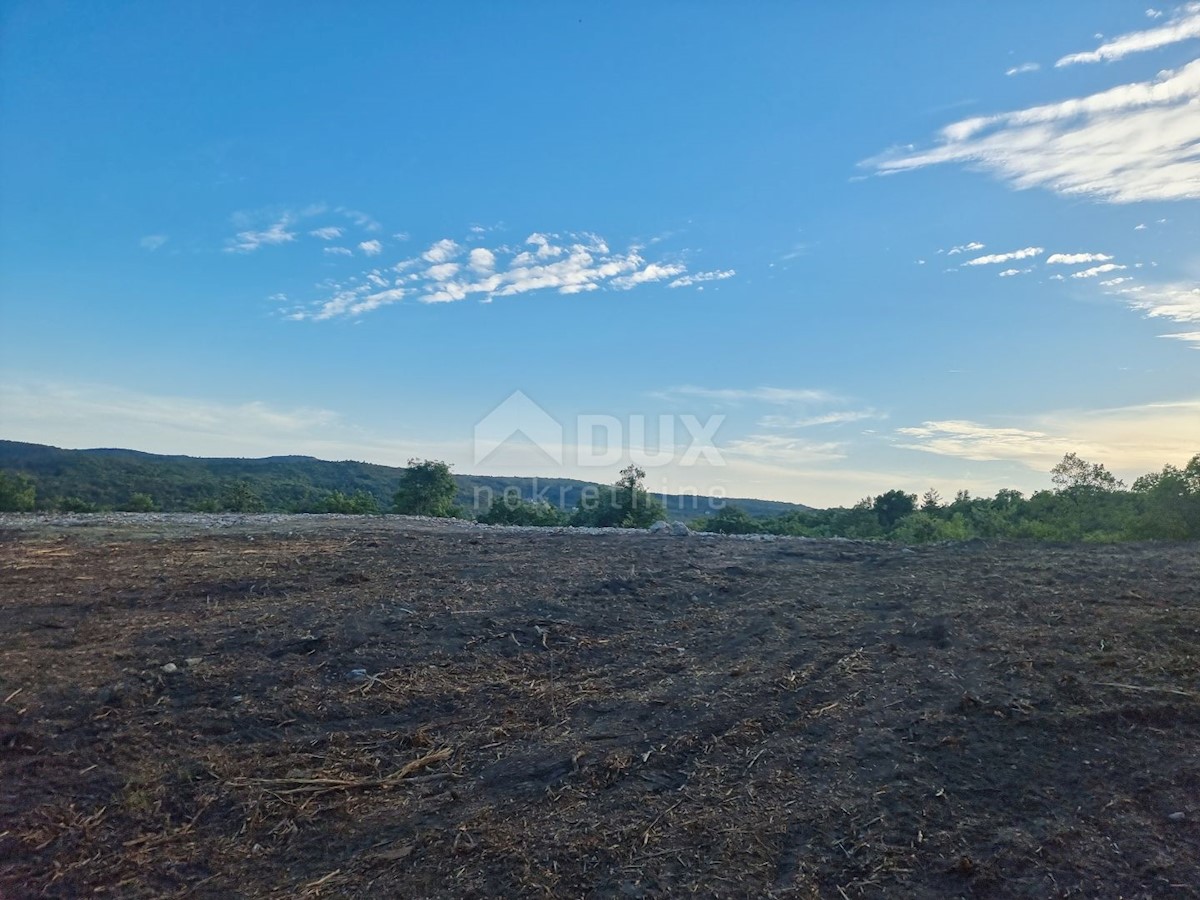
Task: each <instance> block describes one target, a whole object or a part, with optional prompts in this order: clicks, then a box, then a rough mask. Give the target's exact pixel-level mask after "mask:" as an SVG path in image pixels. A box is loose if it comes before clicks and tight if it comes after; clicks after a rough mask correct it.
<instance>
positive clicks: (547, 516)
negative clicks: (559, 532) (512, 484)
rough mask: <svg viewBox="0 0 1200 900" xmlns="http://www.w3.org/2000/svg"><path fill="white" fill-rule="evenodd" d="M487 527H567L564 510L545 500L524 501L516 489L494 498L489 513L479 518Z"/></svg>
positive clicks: (488, 509)
mask: <svg viewBox="0 0 1200 900" xmlns="http://www.w3.org/2000/svg"><path fill="white" fill-rule="evenodd" d="M479 521H480V522H483V523H484V524H485V525H540V526H552V525H565V524H566V521H567V517H566V516H565V515H563V512H562V510H560V509H558V508H557V507H554V506H551V505H550V504H549V503H547V502H546V501H545V500H538V501H531V500H523V499H522V498H521V495H520V494H519V493H518V492H517V491H516V489H515V488H514V489H512V490H508V491H505V492H504V493H502V494H500V495H499V496H498V497H493V498H492V502H491V504H490V505H489V506H488V508H487V511H486V512H485V513H483V514H482V515H481V516H480V517H479Z"/></svg>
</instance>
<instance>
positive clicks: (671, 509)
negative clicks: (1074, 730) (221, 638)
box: [0, 440, 810, 518]
mask: <svg viewBox="0 0 1200 900" xmlns="http://www.w3.org/2000/svg"><path fill="white" fill-rule="evenodd" d="M0 469H3V470H5V471H9V472H17V473H21V474H24V475H27V476H29V477H30V478H32V479H33V480H34V482H35V483H36V485H37V490H38V505H39V507H49V506H52V505H53V504H54V501H56V500H59V501H61V500H63V499H65V498H71V499H73V500H78V501H82V503H83V504H87V505H91V506H95V507H97V508H100V509H117V508H121V507H122V506H124V505H126V504H128V503H129V502H130V498H131V497H132V495H134V494H145V495H148V496H149V497H150V498H151V499H152V500H153V502H154V506H155V508H157V509H160V510H162V511H165V512H175V511H187V510H194V509H199V508H203V507H204V506H205V504H206V503H211V502H214V501H216V500H217V499H218V498H219V497H220V496H221V494H222V492H223V491H224V490H226V489H227V488H228V487H229V486H230V485H233V484H237V483H239V482H242V483H245V484H247V485H249V487H250V488H251V489H252V490H253V491H254V492H255V493H256V494H257V495H258V497H260V498H261V499H262V502H263V503H264V504H265V506H266V508H267V509H268V510H271V511H308V510H311V509H313V508H315V507H316V506H317V505H318V504H319V503H320V502H321V501H322V500H323V499H324V498H326V497H328V496H329V495H330V494H332V493H333V492H335V491H337V492H340V493H342V494H353V493H355V492H356V491H365V492H367V493H369V494H371V495H372V496H373V497H375V498H376V500H377V501H378V503H379V506H380V508H381V509H384V510H387V509H390V508H391V505H392V496H393V495H394V494H395V492H396V489H397V487H398V486H399V482H400V476H401V474H402V473H403V472H404V469H403V468H401V467H396V466H382V465H376V464H374V463H365V462H356V461H353V460H341V461H336V462H335V461H331V460H322V459H317V458H315V457H311V456H294V455H289V456H269V457H263V458H258V459H252V458H248V459H242V458H236V457H198V456H171V455H164V454H158V453H147V452H145V451H142V450H126V449H121V448H109V447H102V448H96V449H89V450H64V449H61V448H58V447H51V446H48V445H45V444H29V443H23V442H20V441H5V440H0ZM614 478H615V473H614ZM455 479H456V480H457V481H458V503H459V505H460V506H462V507H463V508H464V509H466V510H472V511H473V510H475V509H476V508H477V507H478V506H480V505H481V504H482V505H486V500H487V498H488V497H489V496H491V495H494V494H501V493H503V492H504V491H506V490H513V489H515V490H516V491H518V492H519V493H520V495H521V496H522V497H523V498H525V499H544V500H546V501H547V502H548V503H550V504H551V505H553V506H557V507H560V508H562V509H573V508H574V507H575V506H576V504H577V503H578V502H579V498H580V495H581V493H582V491H583V490H584V488H586V487H589V486H591V485H593V484H594V482H587V481H579V480H576V479H570V478H525V477H515V476H514V477H504V476H493V475H455ZM489 492H490V494H489ZM661 498H662V500H663V503H664V505H665V506H666V507H667V512H668V514H669V515H670V516H671V517H672V518H693V517H696V516H701V515H705V514H707V513H711V512H714V511H716V510H717V509H720V508H721V507H722V506H723V505H725V504H729V503H732V504H734V505H736V506H738V507H739V508H740V509H742V510H744V511H745V512H746V513H748V514H749V515H751V516H754V517H756V518H758V517H765V516H775V515H779V514H781V513H785V512H789V511H795V510H805V509H809V508H810V507H806V506H803V505H801V504H797V503H785V502H782V501H778V500H756V499H734V498H718V497H703V496H697V495H689V494H665V495H661Z"/></svg>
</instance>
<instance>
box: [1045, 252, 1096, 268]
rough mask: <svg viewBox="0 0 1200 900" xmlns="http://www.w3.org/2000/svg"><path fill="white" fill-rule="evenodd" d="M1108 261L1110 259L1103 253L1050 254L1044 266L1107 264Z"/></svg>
mask: <svg viewBox="0 0 1200 900" xmlns="http://www.w3.org/2000/svg"><path fill="white" fill-rule="evenodd" d="M1110 259H1112V257H1111V256H1109V255H1108V254H1105V253H1052V254H1051V255H1050V258H1049V259H1047V260H1046V265H1048V266H1052V265H1055V264H1060V265H1064V266H1075V265H1078V264H1079V263H1090V262H1108V261H1109V260H1110Z"/></svg>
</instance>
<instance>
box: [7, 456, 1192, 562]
mask: <svg viewBox="0 0 1200 900" xmlns="http://www.w3.org/2000/svg"><path fill="white" fill-rule="evenodd" d="M645 475H646V473H645V472H644V471H643V470H641V469H640V468H638V467H637V466H629V467H627V468H626V469H624V470H622V472H621V473H620V475H619V476H618V478H617V479H616V481H615V482H614V483H612V484H610V485H589V486H586V487H584V488H583V489H582V491H581V492H580V493H579V497H578V501H577V503H576V505H575V506H574V507H573V508H570V509H562V508H559V507H557V506H553V505H551V504H550V503H547V502H545V501H534V500H528V499H523V498H522V497H521V496H520V493H519V491H518V490H516V489H515V488H510V489H509V490H506V491H502V492H500V493H496V494H493V495H492V496H490V498H489V502H487V503H486V504H485V505H484V508H483V509H480V510H475V511H473V514H474V517H475V518H477V519H478V520H479V521H481V522H484V523H487V524H495V525H540V526H578V527H595V528H613V527H631V528H645V527H648V526H649V525H651V524H653V523H654V522H656V521H659V520H662V519H665V518H666V516H667V513H666V509H665V507H664V505H663V503H662V502H661V500H659V499H658V498H657V497H655V496H654V495H652V494H651V493H649V492H648V491H647V490H646V487H645ZM1050 476H1051V483H1052V484H1053V488H1051V489H1048V490H1043V491H1037V492H1035V493H1034V494H1032V495H1031V496H1029V497H1026V496H1024V495H1023V494H1022V493H1021V492H1020V491H1016V490H1001V491H998V492H997V493H996V495H995V496H994V497H972V496H971V495H970V493H969V492H967V491H965V490H963V491H959V492H958V493H957V494H956V495H955V496H954V498H953V499H952V500H944V499H943V498H942V497H941V496H940V495H939V494H938V492H937V491H935V490H932V489H930V490H928V491H926V492H925V494H924V495H923V496H921V497H918V496H917V495H916V494H910V493H907V492H905V491H903V490H890V491H886V492H885V493H882V494H879V495H877V496H869V497H865V498H863V499H862V500H860V501H859V502H858V503H856V504H854V505H853V506H851V507H839V508H833V509H824V510H816V509H799V510H792V511H788V512H785V513H782V514H779V515H773V516H759V517H755V516H751V515H750V514H748V513H747V512H746V511H745V510H743V509H741V508H739V507H738V506H736V505H733V504H727V505H725V506H724V507H723V508H721V509H719V510H717V511H715V512H714V513H712V514H710V515H707V516H703V517H700V518H698V519H694V520H693V521H692V522H690V523H689V524H690V526H691V527H692V528H693V529H695V530H699V531H708V532H716V533H721V534H774V535H794V536H804V537H847V538H859V539H886V540H894V541H901V542H904V543H925V542H929V541H946V540H956V541H961V540H970V539H972V538H984V539H997V538H1008V539H1026V540H1044V541H1123V540H1147V539H1168V540H1189V539H1197V538H1200V454H1197V455H1196V456H1194V457H1193V458H1192V459H1191V460H1190V461H1189V462H1188V463H1187V465H1185V466H1184V467H1182V468H1179V467H1176V466H1172V465H1167V466H1164V467H1163V468H1162V470H1161V471H1159V472H1152V473H1150V474H1147V475H1143V476H1141V477H1140V478H1138V479H1136V480H1135V481H1134V482H1133V484H1132V485H1131V486H1129V487H1126V485H1125V484H1124V483H1123V482H1122V481H1120V480H1119V479H1118V478H1116V477H1115V476H1114V475H1112V473H1110V472H1109V471H1108V470H1107V469H1106V468H1105V467H1104V466H1103V465H1101V464H1098V463H1092V462H1088V461H1087V460H1084V459H1081V458H1080V457H1079V456H1078V455H1077V454H1074V453H1068V454H1067V455H1066V456H1064V457H1063V459H1062V461H1061V462H1059V463H1058V464H1057V465H1056V466H1055V467H1054V468H1053V469H1052V470H1051V472H1050ZM460 497H461V489H460V485H459V484H458V482H457V481H456V480H455V477H454V475H453V474H452V472H451V470H450V466H449V465H448V464H447V463H445V462H442V461H440V460H419V459H412V460H409V465H408V468H407V469H405V470H403V471H402V472H401V474H400V477H399V487H398V490H396V492H395V494H394V495H393V496H392V498H391V501H392V502H391V505H390V508H388V509H385V504H383V503H381V502H380V499H379V496H378V494H377V492H373V491H369V490H365V489H358V490H353V491H350V490H347V491H342V490H332V491H324V492H321V493H320V494H315V495H314V494H312V493H311V492H310V494H309V497H308V500H307V502H304V503H301V504H295V505H293V506H292V508H291V509H290V510H289V511H292V512H312V513H343V514H350V515H373V514H380V513H383V512H395V513H399V514H404V515H423V516H434V517H459V518H467V517H470V516H471V515H472V513H471V512H468V511H467V510H465V509H464V508H463V507H462V506H461V505H460V503H459V498H460ZM297 507H299V508H297ZM116 508H117V509H120V510H128V511H135V512H150V511H154V510H156V509H157V508H159V507H158V505H157V504H156V502H155V499H154V497H152V496H151V495H150V494H148V493H146V492H144V491H130V492H129V493H128V495H127V497H126V500H125V502H123V503H121V504H117V505H116ZM271 508H277V507H273V506H272V505H271V504H270V503H269V502H268V500H267V499H266V498H264V496H263V495H262V494H261V493H260V492H259V490H258V489H256V487H255V486H254V484H252V483H251V482H250V481H249V480H246V479H233V480H228V481H225V482H223V483H221V485H220V489H219V491H218V492H216V493H210V494H208V495H206V496H203V497H201V498H199V499H198V500H197V501H196V502H194V503H192V504H190V505H189V507H188V509H189V510H191V511H196V512H239V513H254V512H264V511H266V510H268V509H271ZM35 509H53V510H57V511H63V512H93V511H99V506H98V505H97V504H95V503H92V502H88V501H85V500H82V499H80V498H78V497H66V498H62V497H58V498H53V500H52V501H51V502H50V503H47V502H45V501H44V499H41V498H39V495H38V489H37V484H36V483H35V481H34V479H32V478H30V477H29V476H28V475H25V474H23V473H19V472H6V471H3V470H0V511H8V512H12V511H16V512H21V511H31V510H35Z"/></svg>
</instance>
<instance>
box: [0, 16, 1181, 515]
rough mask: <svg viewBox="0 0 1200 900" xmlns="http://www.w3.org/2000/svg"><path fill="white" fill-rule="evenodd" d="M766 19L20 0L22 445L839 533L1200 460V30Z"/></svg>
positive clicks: (1041, 19) (10, 177) (10, 31)
mask: <svg viewBox="0 0 1200 900" xmlns="http://www.w3.org/2000/svg"><path fill="white" fill-rule="evenodd" d="M763 9H764V10H765V9H769V13H770V15H754V14H751V13H746V12H744V11H743V12H740V13H739V12H737V11H734V10H733V9H732V8H725V7H721V6H716V5H713V6H684V5H675V4H663V5H661V6H655V7H652V8H649V9H647V8H644V7H641V6H638V5H634V4H629V3H619V4H614V5H612V6H609V7H605V8H603V9H593V8H591V7H585V6H570V7H568V6H564V5H562V4H547V3H534V4H529V5H525V6H522V7H520V8H518V9H516V10H513V9H506V8H502V7H493V6H484V5H462V6H458V7H443V8H437V9H433V8H428V9H424V8H423V9H416V10H412V9H403V10H401V9H397V8H393V7H390V6H384V5H374V4H368V5H365V6H362V7H357V8H355V9H354V10H353V12H352V13H350V14H346V13H344V11H343V10H340V9H338V8H336V7H333V6H325V5H322V4H311V5H306V6H304V7H303V8H300V9H293V8H291V7H285V6H282V5H274V4H263V5H260V6H255V7H252V8H231V9H229V10H226V11H224V12H223V14H222V15H221V16H211V15H207V14H206V11H205V10H204V9H203V8H200V7H183V6H161V5H156V4H150V3H145V2H133V3H129V4H123V5H121V6H120V7H119V8H118V7H104V6H95V5H85V4H78V3H69V2H59V3H42V2H37V3H35V2H15V3H11V4H8V5H6V7H5V9H4V11H3V12H2V13H0V16H2V19H0V24H2V26H3V27H2V29H0V33H2V34H3V38H0V40H2V41H3V44H2V46H0V49H2V50H3V52H2V53H0V84H2V85H3V88H2V89H0V107H2V108H3V110H4V113H3V115H4V120H5V124H6V127H5V128H4V129H3V130H0V196H3V197H4V198H5V200H4V203H3V210H2V214H0V296H3V298H4V299H3V301H0V326H2V327H0V331H2V332H3V334H4V341H3V345H2V346H3V349H4V358H3V361H0V437H2V438H6V439H10V440H15V441H22V442H29V443H38V444H45V445H51V446H56V447H60V448H62V449H137V450H139V451H140V452H147V453H160V454H168V455H186V456H194V457H209V458H211V457H227V458H228V457H231V458H245V459H249V458H263V457H268V456H310V457H313V458H316V459H326V460H331V461H337V460H353V461H362V462H368V463H373V464H378V465H387V466H397V467H403V466H404V465H405V464H406V462H407V460H408V459H409V458H412V457H417V458H436V459H443V460H445V461H447V462H448V463H450V464H451V465H452V466H453V469H454V471H455V473H456V474H461V475H475V476H491V475H496V476H500V477H514V478H516V477H542V478H570V479H575V480H580V481H588V482H599V483H607V482H611V481H612V480H613V478H614V477H615V473H616V472H617V470H619V469H620V468H621V466H622V465H623V464H624V463H625V462H626V461H628V460H630V459H632V460H633V461H635V462H636V461H638V460H639V459H642V460H645V459H649V460H651V462H652V464H651V465H649V466H647V471H648V477H647V482H646V483H647V487H648V488H649V489H650V490H652V491H653V492H655V493H664V492H666V493H671V494H679V493H688V492H691V491H687V490H684V488H689V487H690V488H692V489H693V490H694V492H696V493H700V494H703V495H713V494H714V493H715V492H717V491H724V492H725V493H726V494H727V495H728V496H731V497H741V498H747V499H762V500H777V501H782V502H790V503H799V504H803V505H806V506H811V507H817V508H827V507H834V506H845V507H848V506H852V505H853V504H854V503H855V502H857V501H858V500H859V499H861V498H862V497H863V496H864V495H871V494H877V493H881V492H884V491H887V490H891V489H902V490H905V491H907V492H910V493H916V494H920V493H922V492H923V491H925V490H926V489H929V488H933V489H936V490H938V491H939V492H941V494H942V495H943V496H945V497H952V496H953V495H954V493H955V492H956V491H957V490H960V489H965V490H969V491H970V492H971V493H972V494H973V495H977V496H991V495H993V494H995V493H996V491H998V490H1000V489H1017V490H1021V491H1023V492H1024V493H1026V494H1029V493H1032V492H1033V491H1036V490H1039V489H1043V488H1049V487H1050V469H1051V467H1052V466H1053V465H1054V464H1055V463H1057V462H1058V461H1059V460H1060V459H1061V458H1062V457H1063V456H1064V454H1066V453H1069V452H1076V453H1078V454H1079V455H1080V456H1082V457H1084V458H1086V459H1088V460H1090V461H1092V462H1097V463H1102V464H1104V465H1105V466H1107V467H1108V468H1109V469H1110V470H1111V471H1112V472H1113V473H1114V474H1115V475H1117V476H1119V477H1121V478H1124V479H1125V480H1126V481H1131V480H1132V478H1133V477H1136V476H1137V475H1141V474H1145V473H1148V472H1152V471H1158V470H1161V469H1162V467H1163V466H1164V465H1166V464H1173V465H1183V464H1184V463H1186V462H1187V460H1188V459H1189V458H1191V457H1192V456H1193V455H1195V454H1196V453H1197V452H1200V379H1198V377H1197V374H1198V368H1197V362H1200V356H1197V355H1196V351H1197V350H1200V249H1198V248H1200V214H1198V211H1197V201H1198V200H1200V156H1198V154H1197V149H1198V148H1200V3H1195V2H1188V3H1183V4H1169V5H1164V6H1162V7H1161V8H1156V7H1153V6H1152V7H1150V8H1146V5H1145V4H1144V3H1143V4H1138V3H1132V2H1123V0H1122V2H1118V0H1106V2H1102V3H1083V2H1072V3H1061V4H1055V5H1054V6H1053V7H1052V8H1040V7H1039V8H1032V7H1031V8H1025V9H1022V10H1021V11H1020V15H1013V12H1014V10H1013V9H1011V8H1002V7H996V8H973V9H970V10H968V11H965V12H964V11H962V10H961V9H959V8H958V7H957V6H951V5H950V4H945V3H942V4H928V5H923V6H921V7H920V8H916V9H913V8H896V7H891V6H884V5H882V4H878V5H870V6H867V7H865V8H864V7H856V8H853V9H848V8H841V9H816V8H805V7H799V6H784V5H776V6H771V7H769V8H763ZM762 11H763V10H758V11H757V12H759V13H761V12H762ZM864 11H865V13H866V14H864ZM516 47H525V48H527V49H526V50H523V51H520V52H516V51H514V49H513V48H516ZM518 394H519V395H520V396H521V397H523V398H524V401H523V402H525V404H526V405H525V406H524V407H522V409H521V410H517V411H516V412H513V413H512V416H513V417H515V418H513V417H510V418H511V421H510V419H504V422H503V424H504V425H505V428H504V429H503V430H502V431H498V432H496V433H495V434H492V433H490V432H486V430H484V431H481V427H482V425H483V423H486V422H488V421H489V419H490V418H491V417H493V416H494V415H495V413H496V412H497V411H498V410H504V409H505V408H506V404H509V403H511V402H513V398H514V397H516V396H517V395H518ZM510 412H511V410H510ZM518 413H519V415H518ZM506 415H507V413H506ZM521 416H524V417H525V418H520V417H521ZM530 416H533V417H535V418H536V417H538V416H540V417H541V419H542V420H544V421H541V422H540V423H539V422H537V421H533V422H532V424H530V423H531V421H532V420H531V419H530V418H529V417H530ZM501 418H503V417H501ZM668 426H669V427H670V428H672V429H674V430H673V432H672V433H673V435H674V437H675V438H676V439H678V438H679V437H681V436H682V437H683V438H684V440H683V442H682V443H680V442H679V441H678V440H675V441H671V440H668V431H667V429H668ZM555 427H557V429H558V430H557V432H555V435H556V436H554V435H551V436H548V435H550V433H551V432H554V430H555ZM539 428H540V429H541V430H538V429H539ZM589 429H590V430H589ZM606 429H607V430H606ZM600 432H603V434H600ZM511 434H518V435H519V437H518V439H516V440H512V439H511ZM598 435H599V437H603V438H604V440H599V439H598ZM698 435H700V436H701V437H700V438H699V440H690V439H695V438H697V436H698ZM614 441H615V443H614ZM701 442H703V443H704V446H706V447H711V448H712V451H713V453H712V454H704V453H700V454H694V453H693V454H692V456H691V457H689V450H691V449H695V448H696V446H697V445H698V443H701ZM614 446H619V448H620V450H621V451H622V452H621V454H620V456H619V458H616V459H614V458H613V456H612V454H610V453H607V452H605V451H607V450H610V449H612V448H613V447H614ZM664 448H665V449H664ZM601 459H602V460H603V463H602V464H601V463H599V462H598V460H601ZM550 468H553V469H554V470H553V471H549V470H548V469H550Z"/></svg>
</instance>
